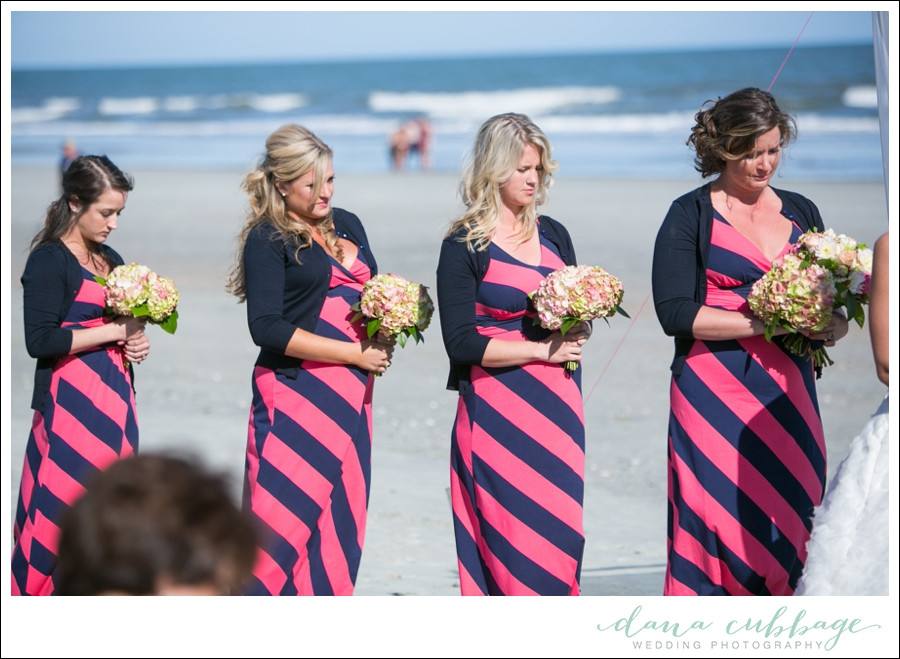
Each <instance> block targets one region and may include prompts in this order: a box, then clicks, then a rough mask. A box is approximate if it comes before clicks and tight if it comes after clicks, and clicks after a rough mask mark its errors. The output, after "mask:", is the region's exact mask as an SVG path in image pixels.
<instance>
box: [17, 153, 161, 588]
mask: <svg viewBox="0 0 900 659" xmlns="http://www.w3.org/2000/svg"><path fill="white" fill-rule="evenodd" d="M62 187H63V192H62V194H61V195H60V197H59V198H58V199H57V200H56V201H54V202H53V203H52V204H50V207H49V208H48V209H47V216H46V219H45V221H44V226H43V228H42V229H41V230H40V231H39V232H38V234H37V235H36V236H35V237H34V239H33V240H32V242H31V251H30V254H29V255H28V260H27V262H26V264H25V270H24V272H23V274H22V280H21V281H22V288H23V313H24V325H25V347H26V348H27V350H28V354H29V355H31V356H32V357H34V358H36V359H37V364H36V369H35V377H34V390H33V393H32V400H31V407H32V409H34V419H33V422H32V426H31V433H30V435H29V437H28V444H27V446H26V449H25V465H24V467H23V469H22V480H21V485H20V488H19V496H18V502H17V508H16V518H15V522H14V525H13V539H14V542H15V546H14V547H13V553H12V594H13V595H52V594H53V591H54V580H55V579H54V574H55V571H56V565H57V543H58V541H59V524H60V519H61V517H62V515H63V514H64V512H65V511H66V510H67V509H68V507H69V506H71V505H72V502H73V501H74V500H75V499H76V498H77V497H78V496H80V495H81V494H82V493H83V492H84V487H85V483H86V482H87V481H88V479H89V478H91V477H92V476H94V475H95V474H96V473H97V472H98V471H100V470H103V469H106V468H107V467H108V466H109V465H110V464H111V463H113V462H114V461H116V460H118V459H120V458H124V457H128V456H130V455H133V454H134V453H135V452H136V451H137V448H138V423H137V416H136V413H135V404H134V369H133V365H134V364H139V363H140V362H142V361H143V360H144V359H146V358H147V355H148V353H149V351H150V342H149V341H148V340H147V337H146V335H145V334H144V331H143V330H144V324H145V320H144V319H137V318H133V317H130V316H129V317H124V316H118V317H113V316H109V315H106V295H105V292H104V289H103V286H101V285H100V284H99V283H98V282H97V281H95V277H100V278H106V277H107V276H108V275H109V273H110V272H111V271H112V270H113V268H115V267H116V266H118V265H122V264H123V263H124V261H123V260H122V257H121V256H119V254H118V253H117V252H116V251H115V250H113V249H112V248H111V247H109V246H108V245H106V244H105V243H106V239H107V237H108V236H109V234H110V232H112V231H113V230H115V229H116V228H117V227H118V222H119V216H120V215H121V214H122V211H123V210H124V208H125V201H126V199H127V197H128V193H129V192H130V191H131V189H132V188H133V187H134V184H133V182H132V180H131V178H130V177H129V176H127V175H126V174H124V173H123V172H122V171H121V170H119V168H118V167H116V166H115V165H114V164H113V163H112V161H110V160H109V158H107V157H106V156H93V155H86V156H80V157H78V158H76V159H75V160H74V161H73V162H72V164H71V165H70V166H69V168H68V169H67V170H66V172H65V175H64V176H63V180H62Z"/></svg>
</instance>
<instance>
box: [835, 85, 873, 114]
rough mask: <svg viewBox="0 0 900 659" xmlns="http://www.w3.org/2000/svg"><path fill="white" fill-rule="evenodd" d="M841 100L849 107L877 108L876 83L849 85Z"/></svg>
mask: <svg viewBox="0 0 900 659" xmlns="http://www.w3.org/2000/svg"><path fill="white" fill-rule="evenodd" d="M841 101H842V102H843V104H844V105H846V106H847V107H848V108H877V107H878V88H877V87H875V86H874V85H857V86H854V87H848V88H847V89H845V90H844V93H843V94H842V95H841Z"/></svg>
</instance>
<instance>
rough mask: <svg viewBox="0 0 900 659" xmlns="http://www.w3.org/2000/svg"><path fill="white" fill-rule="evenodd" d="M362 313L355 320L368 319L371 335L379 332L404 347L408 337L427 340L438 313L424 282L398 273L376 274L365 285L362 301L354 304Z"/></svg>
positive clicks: (361, 294)
mask: <svg viewBox="0 0 900 659" xmlns="http://www.w3.org/2000/svg"><path fill="white" fill-rule="evenodd" d="M353 308H354V309H355V310H356V311H357V312H358V313H357V315H356V316H355V317H354V320H359V319H360V318H365V319H366V328H367V334H368V336H369V337H370V338H371V337H372V336H374V335H375V333H376V332H381V333H382V334H384V335H386V336H388V337H392V338H395V339H397V342H398V343H399V344H400V346H401V347H404V346H405V345H406V340H407V339H408V338H410V337H412V338H414V339H415V341H416V343H418V342H419V341H422V340H424V339H423V337H422V335H421V332H423V331H424V330H426V329H427V328H428V326H429V324H430V323H431V317H432V315H433V314H434V303H433V302H432V300H431V296H430V295H429V294H428V289H427V288H426V287H425V286H423V285H422V284H416V283H413V282H410V281H407V280H406V279H404V278H403V277H401V276H399V275H395V274H381V275H375V276H374V277H372V278H371V279H369V280H368V281H367V282H366V283H365V284H363V288H362V292H361V293H360V299H359V303H358V304H356V305H354V307H353Z"/></svg>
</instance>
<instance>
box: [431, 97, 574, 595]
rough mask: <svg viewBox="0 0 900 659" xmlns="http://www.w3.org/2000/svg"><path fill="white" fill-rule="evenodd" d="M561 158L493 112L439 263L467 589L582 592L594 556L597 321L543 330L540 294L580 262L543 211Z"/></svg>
mask: <svg viewBox="0 0 900 659" xmlns="http://www.w3.org/2000/svg"><path fill="white" fill-rule="evenodd" d="M555 169H556V163H555V162H554V161H553V160H552V159H551V155H550V144H549V141H548V140H547V138H546V136H545V135H544V134H543V133H542V132H541V130H540V129H539V128H538V127H537V126H535V125H534V124H533V123H532V122H531V121H530V120H529V119H528V117H526V116H524V115H521V114H503V115H498V116H495V117H493V118H491V119H489V120H488V121H487V122H485V124H484V125H483V126H482V127H481V129H480V130H479V132H478V135H477V137H476V142H475V148H474V150H473V153H472V157H471V158H470V161H469V164H468V167H467V168H466V171H465V174H464V177H463V181H462V184H461V186H460V189H461V194H462V198H463V201H464V203H465V205H466V211H465V213H464V214H463V215H462V217H460V218H459V219H458V220H456V221H455V222H454V223H453V224H452V226H451V227H450V229H449V231H448V233H447V236H446V237H445V238H444V241H443V243H442V246H441V254H440V261H439V264H438V269H437V294H438V308H439V315H440V319H441V331H442V334H443V339H444V346H445V348H446V350H447V354H448V356H449V358H450V365H451V371H450V380H449V382H448V389H453V390H457V391H458V392H459V402H458V407H457V412H456V421H455V424H454V427H453V432H452V448H451V498H452V505H453V521H454V529H455V535H456V552H457V559H458V567H459V578H460V589H461V592H462V594H463V595H578V594H579V593H580V585H579V580H580V575H581V563H582V556H583V552H584V524H583V511H582V507H583V501H584V410H583V406H582V397H581V371H580V370H576V371H574V372H569V371H567V370H566V369H565V367H564V363H565V362H567V361H570V360H571V361H577V360H579V359H580V358H581V351H582V346H583V345H584V343H585V341H586V340H587V338H588V336H589V334H590V327H589V326H588V325H587V324H584V325H583V326H580V327H577V328H573V329H572V330H570V331H568V332H567V333H566V334H565V336H562V335H561V334H560V333H559V332H558V331H557V332H549V331H547V330H544V329H541V328H540V327H537V326H534V324H533V321H534V309H533V306H531V305H530V299H529V294H530V293H532V292H533V291H535V290H536V289H537V288H538V285H539V284H540V282H541V280H542V279H543V278H544V277H546V276H547V275H548V274H549V273H550V272H552V271H553V270H556V269H558V268H561V267H563V266H565V265H574V264H575V251H574V249H573V247H572V242H571V240H570V237H569V234H568V232H567V231H566V229H565V228H564V227H563V226H562V225H561V224H560V223H558V222H556V221H555V220H553V219H552V218H550V217H546V216H538V214H537V210H536V209H537V208H538V207H539V206H540V205H541V204H542V203H543V202H544V201H545V198H546V194H547V190H548V188H549V186H550V184H551V181H552V173H553V171H555Z"/></svg>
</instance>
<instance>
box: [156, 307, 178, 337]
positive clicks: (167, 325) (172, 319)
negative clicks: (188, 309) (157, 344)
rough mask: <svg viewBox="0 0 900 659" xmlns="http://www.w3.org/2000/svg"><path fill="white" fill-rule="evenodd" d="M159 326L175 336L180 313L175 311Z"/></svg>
mask: <svg viewBox="0 0 900 659" xmlns="http://www.w3.org/2000/svg"><path fill="white" fill-rule="evenodd" d="M159 326H160V327H161V328H163V329H164V330H165V331H166V332H168V333H169V334H174V333H175V330H176V329H178V311H177V310H176V311H173V312H172V313H171V314H170V315H169V317H168V318H166V319H165V320H164V321H162V322H161V323H159Z"/></svg>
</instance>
